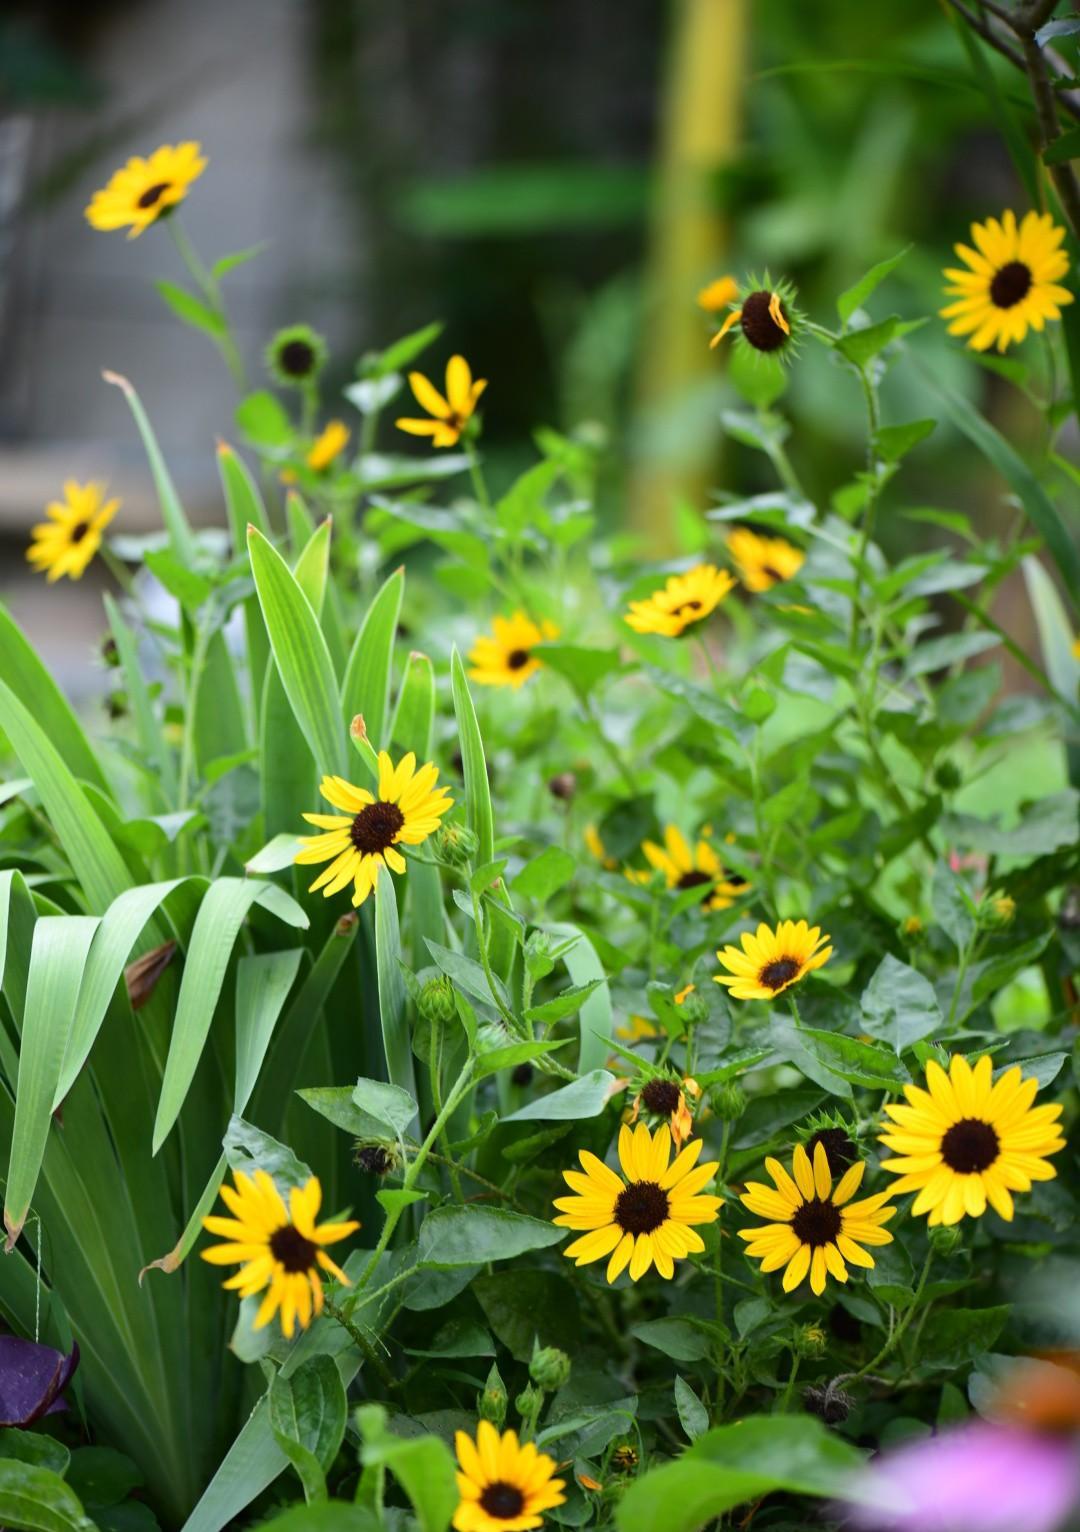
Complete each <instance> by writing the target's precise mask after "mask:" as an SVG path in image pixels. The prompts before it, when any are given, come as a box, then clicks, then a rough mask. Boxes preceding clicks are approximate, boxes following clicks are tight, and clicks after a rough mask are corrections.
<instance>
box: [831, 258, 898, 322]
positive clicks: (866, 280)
mask: <svg viewBox="0 0 1080 1532" xmlns="http://www.w3.org/2000/svg"><path fill="white" fill-rule="evenodd" d="M910 249H911V246H910V245H905V246H904V248H903V250H900V251H898V252H897V254H896V255H890V256H889V257H888V259H887V260H884V261H878V263H877V265H876V266H871V268H870V270H869V271H868V272H866V274H865V275H864V276H861V277H860V278H859V280H858V281H857V282H856V283H855V284H854V286H853V287H849V288H847V289H846V290H845V291H844V292H842V293H841V294H840V296H839V298H837V300H836V312H837V313H838V314H839V315H840V323H841V324H845V325H846V324H847V322H848V320H849V319H850V318H851V316H852V314H854V312H855V310H856V309H858V308H861V307H862V305H863V304H864V303H865V302H866V300H867V298H869V296H870V294H871V293H872V292H874V290H875V289H876V288H877V287H878V286H880V284H881V283H882V282H884V280H885V278H886V277H888V276H891V275H892V273H893V272H894V271H895V270H896V268H897V266H899V264H900V262H901V261H902V260H903V259H904V257H905V255H907V253H908V251H909V250H910Z"/></svg>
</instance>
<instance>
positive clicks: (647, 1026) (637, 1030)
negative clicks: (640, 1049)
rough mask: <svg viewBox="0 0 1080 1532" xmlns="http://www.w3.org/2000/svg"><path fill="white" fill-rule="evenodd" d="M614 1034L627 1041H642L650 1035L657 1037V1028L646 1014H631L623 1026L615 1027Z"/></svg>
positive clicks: (658, 1034) (658, 1033)
mask: <svg viewBox="0 0 1080 1532" xmlns="http://www.w3.org/2000/svg"><path fill="white" fill-rule="evenodd" d="M615 1036H616V1037H621V1038H624V1039H625V1040H626V1041H627V1042H628V1043H637V1042H642V1041H644V1040H646V1039H648V1038H650V1037H659V1036H660V1032H659V1029H658V1028H657V1027H656V1026H655V1024H654V1023H653V1022H651V1021H650V1020H649V1019H648V1017H647V1016H631V1017H630V1020H629V1023H628V1024H627V1025H626V1026H625V1027H616V1028H615Z"/></svg>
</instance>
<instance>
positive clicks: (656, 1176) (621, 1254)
mask: <svg viewBox="0 0 1080 1532" xmlns="http://www.w3.org/2000/svg"><path fill="white" fill-rule="evenodd" d="M701 1149H702V1141H701V1139H700V1138H695V1139H694V1140H693V1141H692V1142H691V1143H689V1144H687V1146H686V1148H685V1149H683V1150H682V1152H681V1153H680V1154H678V1155H677V1156H676V1158H675V1159H674V1160H673V1161H672V1163H671V1164H670V1165H669V1164H668V1160H669V1159H670V1157H671V1133H670V1131H669V1129H668V1128H667V1126H666V1125H665V1126H663V1127H660V1128H658V1129H657V1130H656V1133H655V1135H654V1134H651V1133H650V1132H649V1130H648V1128H647V1127H646V1126H645V1124H644V1123H643V1122H639V1123H638V1125H637V1127H636V1128H635V1129H634V1131H633V1132H631V1131H630V1129H629V1128H628V1127H627V1126H626V1124H625V1123H624V1124H623V1125H622V1127H621V1128H620V1129H619V1163H620V1165H621V1166H622V1172H623V1174H622V1176H620V1175H618V1174H617V1173H616V1172H615V1171H614V1170H611V1169H610V1168H609V1167H608V1166H607V1165H605V1164H604V1162H603V1160H600V1159H597V1157H596V1155H595V1154H590V1153H589V1151H588V1150H587V1149H581V1150H579V1151H578V1159H579V1160H580V1161H581V1166H582V1169H581V1170H564V1171H563V1180H564V1181H565V1182H566V1183H567V1185H568V1186H569V1187H570V1189H571V1190H572V1191H573V1192H575V1193H576V1195H575V1196H573V1197H558V1198H556V1200H555V1206H556V1207H557V1208H558V1209H559V1216H558V1217H557V1218H556V1219H554V1222H555V1223H557V1224H561V1225H563V1226H564V1227H565V1228H568V1229H576V1230H578V1231H579V1232H580V1233H581V1237H580V1238H579V1239H576V1240H574V1241H573V1242H572V1243H571V1244H569V1245H567V1246H565V1247H564V1249H563V1254H564V1255H566V1256H569V1257H570V1259H571V1260H573V1261H575V1262H576V1263H577V1265H578V1266H586V1265H588V1263H589V1262H590V1261H599V1260H601V1259H603V1258H604V1257H605V1256H606V1257H608V1266H607V1280H608V1281H609V1282H614V1281H615V1279H616V1278H617V1277H618V1275H619V1273H620V1272H622V1271H623V1270H624V1269H625V1268H626V1267H627V1266H629V1268H630V1280H631V1281H632V1282H636V1281H637V1280H638V1278H639V1277H643V1276H644V1275H645V1273H646V1272H647V1271H648V1269H649V1267H650V1266H655V1267H656V1269H657V1271H658V1272H659V1273H660V1275H661V1276H662V1277H665V1278H670V1277H673V1276H674V1274H675V1262H676V1261H681V1260H683V1259H684V1258H685V1257H686V1256H688V1255H692V1254H698V1253H700V1252H701V1251H702V1250H704V1249H705V1242H704V1240H703V1239H702V1238H701V1235H700V1234H698V1233H697V1230H696V1229H695V1228H694V1227H693V1226H694V1225H695V1224H706V1223H715V1222H716V1219H717V1218H718V1217H719V1216H720V1198H719V1197H713V1196H707V1195H702V1191H703V1188H704V1187H705V1186H706V1185H708V1183H709V1182H710V1181H711V1180H712V1178H713V1176H714V1175H715V1174H716V1172H717V1169H718V1168H719V1166H718V1162H717V1161H715V1160H711V1161H709V1163H708V1164H706V1165H698V1166H697V1168H696V1169H695V1168H694V1167H695V1165H696V1162H697V1158H698V1155H699V1154H700V1153H701ZM623 1176H625V1177H626V1179H625V1180H623ZM582 1231H583V1232H582Z"/></svg>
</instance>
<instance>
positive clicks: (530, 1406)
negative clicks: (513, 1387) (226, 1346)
mask: <svg viewBox="0 0 1080 1532" xmlns="http://www.w3.org/2000/svg"><path fill="white" fill-rule="evenodd" d="M543 1402H544V1390H543V1389H542V1388H537V1387H536V1386H535V1384H533V1383H527V1384H526V1385H525V1387H524V1388H523V1389H522V1390H521V1393H520V1394H519V1395H518V1396H517V1398H516V1399H515V1400H514V1408H515V1410H517V1412H518V1414H519V1415H520V1416H521V1418H522V1420H532V1419H533V1418H534V1417H535V1416H536V1415H538V1414H539V1413H540V1406H541V1405H542V1404H543Z"/></svg>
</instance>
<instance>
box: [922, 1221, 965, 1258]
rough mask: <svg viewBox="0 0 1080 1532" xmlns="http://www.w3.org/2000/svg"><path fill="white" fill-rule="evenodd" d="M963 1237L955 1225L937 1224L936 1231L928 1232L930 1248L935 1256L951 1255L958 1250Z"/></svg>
mask: <svg viewBox="0 0 1080 1532" xmlns="http://www.w3.org/2000/svg"><path fill="white" fill-rule="evenodd" d="M963 1237H964V1236H963V1235H962V1234H961V1233H960V1229H959V1226H958V1225H957V1224H949V1225H945V1224H938V1226H937V1228H936V1229H931V1230H930V1248H931V1250H932V1251H933V1252H934V1254H935V1255H952V1254H953V1252H954V1251H955V1250H957V1249H959V1247H960V1245H961V1243H962V1241H963Z"/></svg>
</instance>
